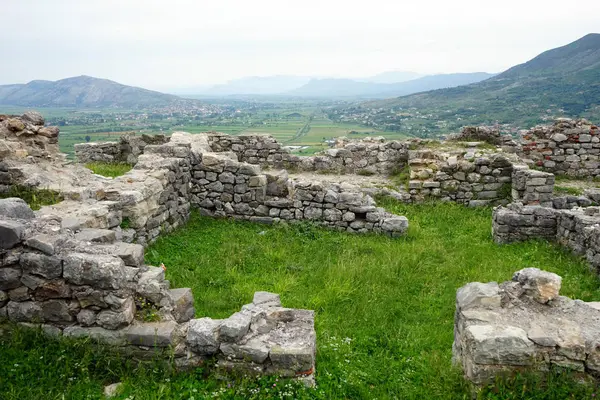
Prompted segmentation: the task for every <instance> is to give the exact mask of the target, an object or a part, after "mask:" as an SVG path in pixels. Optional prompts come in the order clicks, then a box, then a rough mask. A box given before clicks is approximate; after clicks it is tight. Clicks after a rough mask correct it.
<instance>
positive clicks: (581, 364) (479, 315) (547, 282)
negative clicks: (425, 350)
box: [452, 268, 600, 384]
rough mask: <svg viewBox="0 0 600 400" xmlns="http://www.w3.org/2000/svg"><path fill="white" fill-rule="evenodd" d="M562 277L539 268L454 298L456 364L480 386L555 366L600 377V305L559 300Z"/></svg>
mask: <svg viewBox="0 0 600 400" xmlns="http://www.w3.org/2000/svg"><path fill="white" fill-rule="evenodd" d="M560 286H561V277H560V276H558V275H556V274H553V273H550V272H545V271H540V270H539V269H537V268H525V269H523V270H520V271H518V272H516V273H515V275H514V276H513V278H512V280H511V281H508V282H504V283H501V284H498V283H496V282H490V283H479V282H473V283H469V284H467V285H465V286H463V287H461V288H460V289H458V291H457V294H456V316H455V324H454V344H453V346H452V353H453V360H454V363H455V364H458V365H459V366H460V367H462V369H463V370H464V373H465V376H466V378H467V379H469V380H471V381H472V382H474V383H476V384H484V383H490V382H492V381H493V380H494V379H495V377H497V376H498V375H502V374H507V375H510V374H513V373H515V372H525V371H549V370H550V368H552V367H560V368H564V369H567V370H570V371H573V372H576V373H581V374H588V375H590V376H594V377H599V376H600V303H597V302H591V303H586V302H583V301H581V300H572V299H570V298H568V297H564V296H560V295H559V291H560Z"/></svg>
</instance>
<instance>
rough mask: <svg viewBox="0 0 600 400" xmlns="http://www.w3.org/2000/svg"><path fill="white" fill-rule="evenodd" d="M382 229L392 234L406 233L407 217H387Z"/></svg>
mask: <svg viewBox="0 0 600 400" xmlns="http://www.w3.org/2000/svg"><path fill="white" fill-rule="evenodd" d="M381 229H382V230H384V231H385V232H390V233H404V232H406V230H407V229H408V219H407V218H406V217H386V218H385V219H384V220H383V221H382V223H381Z"/></svg>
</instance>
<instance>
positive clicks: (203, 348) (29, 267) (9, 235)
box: [0, 198, 316, 383]
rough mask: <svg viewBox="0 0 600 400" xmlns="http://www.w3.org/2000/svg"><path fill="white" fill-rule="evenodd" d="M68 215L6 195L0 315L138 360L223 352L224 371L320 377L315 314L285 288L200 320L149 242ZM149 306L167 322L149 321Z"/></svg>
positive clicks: (198, 358)
mask: <svg viewBox="0 0 600 400" xmlns="http://www.w3.org/2000/svg"><path fill="white" fill-rule="evenodd" d="M63 222H64V221H63V220H61V218H60V217H58V216H52V215H41V216H36V215H35V214H34V213H33V212H32V211H31V209H30V208H29V207H28V206H27V205H26V204H25V203H24V202H23V201H22V200H20V199H16V198H12V199H4V200H0V254H1V255H2V257H1V258H0V320H5V319H6V320H9V321H11V322H14V323H20V324H24V325H25V326H29V327H38V326H39V327H41V328H42V329H43V330H44V331H45V332H46V333H48V334H51V335H64V336H70V337H80V336H85V337H90V338H92V339H95V340H98V341H100V342H105V343H108V344H109V345H112V346H117V347H118V348H119V349H120V350H121V351H124V352H126V353H127V354H130V355H131V356H132V357H133V358H135V359H151V358H155V357H156V356H164V357H165V359H167V358H168V359H171V357H173V358H174V360H173V361H174V363H175V366H176V367H178V368H188V367H194V366H197V365H200V364H201V363H202V362H203V361H205V360H206V359H207V358H208V357H217V360H218V361H217V366H218V368H220V369H222V370H224V371H235V372H238V373H245V374H248V373H254V374H273V375H279V376H286V377H293V378H300V377H301V378H303V379H306V378H307V379H308V380H309V383H311V381H312V379H313V378H312V377H313V373H314V366H315V348H316V346H315V341H316V335H315V331H314V314H313V312H312V311H308V310H296V309H288V308H283V307H282V306H281V302H280V300H279V296H278V295H275V294H271V293H266V292H257V293H256V294H255V295H254V300H253V302H252V303H251V304H248V305H245V306H244V307H243V308H242V310H241V311H240V312H237V313H235V314H233V315H232V316H231V317H229V318H226V319H223V320H213V319H210V318H207V317H204V318H199V319H193V318H194V314H195V311H194V299H193V295H192V293H191V290H190V289H187V288H182V289H170V287H169V286H170V285H169V282H168V281H167V280H165V273H164V270H163V268H160V267H152V266H147V265H145V264H144V248H143V246H141V245H139V244H130V243H124V242H120V241H117V239H116V235H115V232H114V231H111V230H106V229H92V228H83V229H80V228H71V227H69V228H65V227H64V224H63ZM149 309H150V310H152V311H153V313H154V314H155V315H156V317H157V318H158V321H155V322H145V321H144V320H143V315H144V311H148V310H149ZM163 350H165V351H164V352H163ZM167 350H168V351H167Z"/></svg>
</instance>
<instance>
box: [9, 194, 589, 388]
mask: <svg viewBox="0 0 600 400" xmlns="http://www.w3.org/2000/svg"><path fill="white" fill-rule="evenodd" d="M381 204H382V205H383V206H384V207H386V208H387V209H388V210H389V211H391V212H394V213H396V214H400V215H405V216H406V217H408V219H409V221H410V229H409V233H408V235H407V236H406V237H403V238H398V239H390V238H387V237H382V236H376V235H362V236H361V235H349V234H345V233H338V232H332V231H326V230H322V229H319V228H316V227H313V226H310V225H298V226H292V227H287V226H281V225H280V226H266V225H257V224H252V223H244V222H234V221H224V220H214V219H209V218H203V217H200V216H198V215H197V214H193V216H192V218H191V220H190V222H189V223H188V225H187V226H186V227H184V228H182V229H180V230H178V231H177V232H175V233H173V234H171V235H168V236H165V237H163V238H161V239H159V241H158V242H157V243H155V244H154V245H152V246H151V247H150V248H149V249H148V250H147V252H146V259H147V260H146V261H147V262H148V263H149V264H152V265H159V264H160V263H164V264H165V266H166V268H167V277H168V278H169V279H170V280H171V284H172V286H173V287H183V286H185V287H191V288H192V289H193V291H194V297H195V300H196V316H197V317H202V316H210V317H213V318H223V317H227V316H229V315H230V314H231V313H233V312H235V311H237V310H239V308H240V306H241V305H242V304H245V303H248V302H250V301H251V299H252V295H253V293H254V292H255V291H259V290H264V291H270V292H275V293H279V294H281V300H282V303H283V305H284V306H286V307H294V308H307V309H312V310H315V311H316V331H317V334H318V338H317V346H318V353H317V371H316V378H317V387H316V388H315V389H304V388H302V387H299V386H298V385H295V384H291V383H287V382H284V381H278V380H276V379H275V378H263V379H261V380H260V381H250V380H243V379H242V380H241V381H219V380H217V379H216V378H215V377H214V376H213V375H212V374H211V372H210V369H209V368H207V369H205V370H200V369H199V370H196V371H194V372H191V373H182V374H173V373H171V372H170V370H169V369H168V368H166V367H164V366H161V365H149V366H141V367H137V368H135V367H133V366H132V365H129V362H128V361H127V360H126V359H123V358H118V357H114V356H112V355H111V354H110V353H108V352H105V351H103V350H94V349H93V348H92V347H91V346H90V344H89V343H86V342H81V341H77V342H75V344H73V343H72V342H66V341H52V340H48V339H45V338H42V337H41V336H40V335H38V334H33V333H28V332H24V331H19V330H17V331H16V333H14V334H13V335H10V336H8V335H0V343H1V345H2V348H1V350H0V398H2V399H85V398H102V387H103V386H104V385H107V384H110V383H114V382H119V381H122V382H124V391H123V393H122V395H120V397H117V398H120V399H126V398H127V399H130V400H131V399H196V400H197V399H204V398H237V399H246V398H289V399H292V398H319V399H345V398H352V399H363V398H364V399H387V398H398V399H417V398H419V399H469V398H472V388H471V387H470V386H469V385H468V384H467V383H466V382H465V381H464V380H463V379H462V377H461V373H460V371H457V370H456V369H453V368H452V366H451V348H452V341H453V322H454V311H455V294H456V289H457V288H459V287H460V286H462V285H464V284H466V283H468V282H473V281H480V282H488V281H498V282H502V281H506V280H510V278H511V277H512V274H513V272H515V271H517V270H519V269H522V268H525V267H537V268H540V269H544V270H548V271H552V272H555V273H557V274H559V275H561V276H562V277H563V289H562V290H561V293H562V294H564V295H566V296H570V297H575V298H580V299H582V300H585V301H593V300H595V301H598V300H600V292H599V291H598V288H599V281H598V278H597V276H596V275H595V274H594V273H592V272H590V271H589V270H588V267H587V265H586V264H585V263H584V262H583V261H582V260H580V259H579V258H577V257H575V256H573V255H571V254H569V253H568V252H567V251H565V250H563V249H561V248H559V247H558V246H555V245H552V244H548V243H545V242H529V243H520V244H512V245H505V246H498V245H496V244H494V242H493V241H492V238H491V233H490V230H491V209H489V208H479V209H470V208H465V207H462V206H459V205H455V204H425V205H411V206H408V205H403V204H399V203H396V202H393V201H391V200H389V201H383V202H382V203H381ZM545 378H546V379H547V381H546V382H545V383H543V384H542V383H541V382H539V381H537V379H536V378H534V377H525V378H516V379H510V380H507V381H502V382H497V384H495V385H493V386H490V387H487V388H484V389H482V390H481V391H479V392H478V394H477V397H479V398H489V399H518V398H520V399H564V398H577V399H579V398H592V397H593V395H595V389H596V388H595V387H594V386H591V385H583V384H579V383H575V382H574V381H571V380H570V379H569V378H567V377H565V376H562V375H557V374H555V373H552V374H549V375H548V376H546V377H545Z"/></svg>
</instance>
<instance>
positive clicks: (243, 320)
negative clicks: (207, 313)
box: [219, 312, 251, 342]
mask: <svg viewBox="0 0 600 400" xmlns="http://www.w3.org/2000/svg"><path fill="white" fill-rule="evenodd" d="M250 322H251V317H250V315H248V314H246V313H243V312H236V313H235V314H233V315H232V316H230V317H229V318H227V319H224V320H223V321H221V325H220V327H219V338H220V340H222V341H224V342H237V341H238V340H240V339H241V338H242V337H243V336H244V335H245V334H246V333H247V332H248V329H249V328H250Z"/></svg>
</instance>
